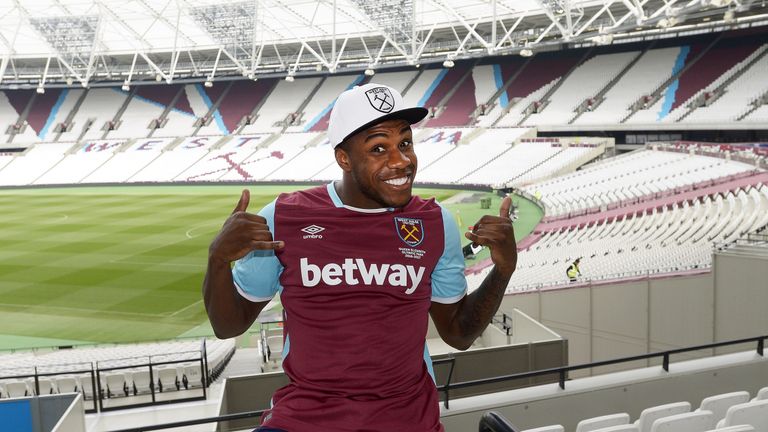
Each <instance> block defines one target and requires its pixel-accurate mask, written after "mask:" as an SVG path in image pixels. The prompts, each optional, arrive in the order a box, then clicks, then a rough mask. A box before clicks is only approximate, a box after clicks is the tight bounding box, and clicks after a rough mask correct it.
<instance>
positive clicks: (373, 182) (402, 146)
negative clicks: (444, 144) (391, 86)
mask: <svg viewBox="0 0 768 432" xmlns="http://www.w3.org/2000/svg"><path fill="white" fill-rule="evenodd" d="M336 151H337V160H338V161H339V164H340V165H341V168H342V169H343V170H344V171H345V172H347V173H348V174H349V175H350V176H351V178H352V180H353V185H351V186H352V187H353V188H354V190H351V191H348V192H350V193H351V195H352V196H351V197H350V198H352V201H353V202H348V203H347V204H348V205H351V206H355V207H361V208H377V207H403V206H405V205H406V204H408V201H410V199H411V189H412V188H413V179H414V177H415V176H416V167H417V161H416V153H414V150H413V133H412V132H411V126H410V124H409V123H408V122H407V121H405V120H387V121H384V122H382V123H379V124H377V125H375V126H372V127H370V128H368V129H366V130H364V131H361V132H358V133H357V134H355V135H353V136H351V137H350V138H348V139H347V140H346V141H345V143H344V144H342V145H341V146H339V147H338V148H337V150H336ZM339 152H341V154H339ZM345 187H346V183H345Z"/></svg>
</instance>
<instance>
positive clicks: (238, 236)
mask: <svg viewBox="0 0 768 432" xmlns="http://www.w3.org/2000/svg"><path fill="white" fill-rule="evenodd" d="M250 200H251V193H250V191H248V189H244V190H243V193H242V194H241V195H240V201H238V202H237V206H235V209H234V210H233V211H232V214H231V215H230V216H229V218H227V220H226V222H224V226H223V227H222V228H221V231H219V234H218V235H217V236H216V238H214V239H213V242H211V246H210V247H209V248H208V257H209V259H210V260H213V261H218V262H225V263H230V262H232V261H235V260H238V259H240V258H242V257H244V256H245V255H247V254H248V252H250V251H252V250H254V249H280V248H282V247H283V246H284V243H283V242H281V241H273V239H272V233H271V232H269V226H268V225H267V220H266V219H264V218H263V217H261V216H259V215H255V214H251V213H247V212H246V210H247V209H248V203H249V202H250Z"/></svg>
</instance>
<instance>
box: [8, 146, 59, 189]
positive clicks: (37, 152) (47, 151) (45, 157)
mask: <svg viewBox="0 0 768 432" xmlns="http://www.w3.org/2000/svg"><path fill="white" fill-rule="evenodd" d="M72 146H73V143H71V142H70V143H46V144H37V145H34V146H33V147H32V148H30V149H28V150H26V151H25V152H24V153H23V154H21V155H17V156H16V157H14V158H13V160H11V161H10V162H9V163H8V164H7V165H6V166H5V167H3V169H2V171H0V184H3V185H28V184H31V183H32V182H34V181H35V180H36V179H37V178H38V177H40V176H41V175H43V174H45V173H46V172H47V171H48V170H49V169H51V168H52V167H53V166H54V165H56V164H57V163H58V162H59V161H60V160H62V159H63V157H64V154H65V153H66V152H67V151H68V150H69V149H70V148H71V147H72Z"/></svg>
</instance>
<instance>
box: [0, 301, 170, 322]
mask: <svg viewBox="0 0 768 432" xmlns="http://www.w3.org/2000/svg"><path fill="white" fill-rule="evenodd" d="M3 306H5V307H9V308H20V307H26V308H29V309H33V310H31V311H19V312H18V313H32V314H36V315H39V314H38V313H36V312H34V309H40V308H43V309H53V310H62V311H71V312H86V313H101V314H108V315H127V316H146V317H155V318H164V317H167V316H168V314H151V313H146V312H123V311H112V310H103V309H102V310H95V309H84V308H74V307H68V306H47V305H41V304H38V305H30V304H17V303H0V307H3ZM79 318H87V319H92V317H79Z"/></svg>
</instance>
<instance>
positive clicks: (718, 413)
mask: <svg viewBox="0 0 768 432" xmlns="http://www.w3.org/2000/svg"><path fill="white" fill-rule="evenodd" d="M757 394H758V395H759V392H758V393H757ZM745 397H746V399H749V393H748V392H745V391H740V392H733V393H726V394H720V395H713V396H710V397H706V398H704V399H703V400H702V401H701V403H700V405H699V406H700V408H699V409H697V410H696V411H691V403H690V402H688V401H681V402H675V403H669V404H663V405H656V406H652V407H648V408H646V409H644V410H642V412H641V413H640V415H639V416H638V417H637V418H636V419H635V421H634V422H630V420H631V419H630V416H629V414H626V413H621V414H611V415H605V416H600V417H592V418H586V419H583V420H581V421H579V422H578V424H577V425H576V428H575V432H703V431H707V432H750V431H758V432H759V431H768V400H752V401H748V402H741V403H736V404H734V405H731V406H729V407H727V410H726V411H722V408H723V407H724V405H725V404H726V401H729V402H733V401H737V400H744V398H745ZM701 407H712V408H715V411H709V410H706V409H701ZM715 425H717V426H715ZM550 430H552V431H564V429H563V428H562V426H560V425H553V426H545V427H541V428H535V429H526V430H525V431H524V432H532V431H550Z"/></svg>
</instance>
